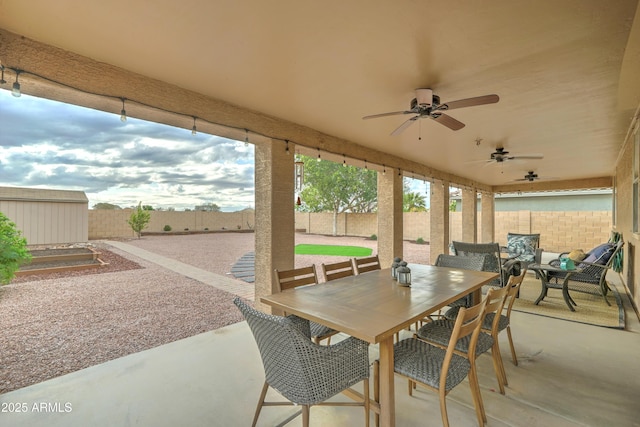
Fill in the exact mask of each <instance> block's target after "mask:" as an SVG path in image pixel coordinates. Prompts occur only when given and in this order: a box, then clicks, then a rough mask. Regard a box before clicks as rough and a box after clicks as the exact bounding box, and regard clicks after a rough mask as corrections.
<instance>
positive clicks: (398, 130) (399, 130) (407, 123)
mask: <svg viewBox="0 0 640 427" xmlns="http://www.w3.org/2000/svg"><path fill="white" fill-rule="evenodd" d="M419 118H420V116H415V117H411V118H410V119H409V120H407V121H405V122H404V123H402V124H401V125H400V126H398V127H397V128H396V130H394V131H393V132H391V136H396V135H400V134H401V133H402V132H403V131H404V130H405V129H406V128H408V127H409V126H411V125H412V124H413V122H415V121H416V120H418V119H419Z"/></svg>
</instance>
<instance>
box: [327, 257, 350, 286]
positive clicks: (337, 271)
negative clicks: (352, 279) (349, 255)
mask: <svg viewBox="0 0 640 427" xmlns="http://www.w3.org/2000/svg"><path fill="white" fill-rule="evenodd" d="M322 274H324V279H325V280H326V281H327V282H329V281H331V280H336V279H340V278H342V277H349V276H353V275H354V274H355V270H354V269H353V263H352V262H351V260H348V261H340V262H334V263H331V264H324V263H322Z"/></svg>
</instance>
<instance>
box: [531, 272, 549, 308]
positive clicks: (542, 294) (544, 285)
mask: <svg viewBox="0 0 640 427" xmlns="http://www.w3.org/2000/svg"><path fill="white" fill-rule="evenodd" d="M538 277H540V284H541V285H542V289H541V290H540V296H538V299H537V300H536V302H534V304H535V305H538V304H539V303H540V301H542V300H543V299H544V297H546V296H547V290H548V287H547V283H548V282H547V279H546V278H545V274H544V272H540V274H539V276H538Z"/></svg>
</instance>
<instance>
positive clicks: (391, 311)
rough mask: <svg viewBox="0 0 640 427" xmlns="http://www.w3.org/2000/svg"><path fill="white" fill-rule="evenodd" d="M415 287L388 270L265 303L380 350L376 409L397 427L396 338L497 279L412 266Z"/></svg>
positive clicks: (385, 421) (293, 292)
mask: <svg viewBox="0 0 640 427" xmlns="http://www.w3.org/2000/svg"><path fill="white" fill-rule="evenodd" d="M409 267H410V268H411V286H408V287H407V286H402V285H400V284H398V283H397V282H396V280H394V279H393V278H392V277H391V270H390V269H382V270H376V271H372V272H368V273H363V274H360V275H356V276H349V277H344V278H341V279H337V280H333V281H331V282H327V283H321V284H319V285H310V286H304V287H300V288H296V289H292V290H289V291H284V292H280V293H277V294H272V295H268V296H264V297H262V298H261V299H260V300H261V301H262V302H263V303H265V304H268V305H270V306H272V307H273V308H276V309H280V310H283V311H284V312H286V313H287V314H295V315H297V316H300V317H303V318H305V319H309V320H312V321H314V322H317V323H321V324H323V325H326V326H328V327H330V328H333V329H336V330H338V331H340V332H344V333H345V334H348V335H351V336H354V337H356V338H359V339H361V340H364V341H367V342H369V343H370V344H379V350H380V356H379V357H380V398H379V402H378V403H374V404H373V405H372V408H373V410H374V411H376V412H378V413H379V415H380V424H381V425H382V426H385V427H386V426H388V427H393V426H395V396H394V364H393V363H394V362H393V344H394V341H393V340H394V334H395V333H396V332H399V331H402V330H403V329H406V328H407V327H409V326H410V325H412V324H414V323H416V322H417V321H419V320H421V319H423V318H425V317H426V316H428V315H429V314H432V313H434V312H437V311H438V310H439V309H441V308H442V307H445V306H447V305H448V304H450V303H452V302H453V301H455V300H457V299H458V298H461V297H463V296H465V295H468V294H473V299H474V301H480V299H481V297H482V295H481V288H482V286H483V285H485V284H487V283H489V282H490V281H492V280H493V279H495V278H496V277H498V273H492V272H484V271H471V270H458V269H453V268H446V267H435V266H430V265H421V264H410V265H409Z"/></svg>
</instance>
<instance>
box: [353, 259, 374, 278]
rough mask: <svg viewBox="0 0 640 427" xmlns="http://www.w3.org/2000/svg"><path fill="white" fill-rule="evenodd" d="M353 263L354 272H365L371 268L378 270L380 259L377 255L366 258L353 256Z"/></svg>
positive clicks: (371, 269)
mask: <svg viewBox="0 0 640 427" xmlns="http://www.w3.org/2000/svg"><path fill="white" fill-rule="evenodd" d="M353 265H354V268H355V271H356V274H360V273H366V272H368V271H373V270H380V259H379V258H378V255H374V256H370V257H366V258H354V259H353Z"/></svg>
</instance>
